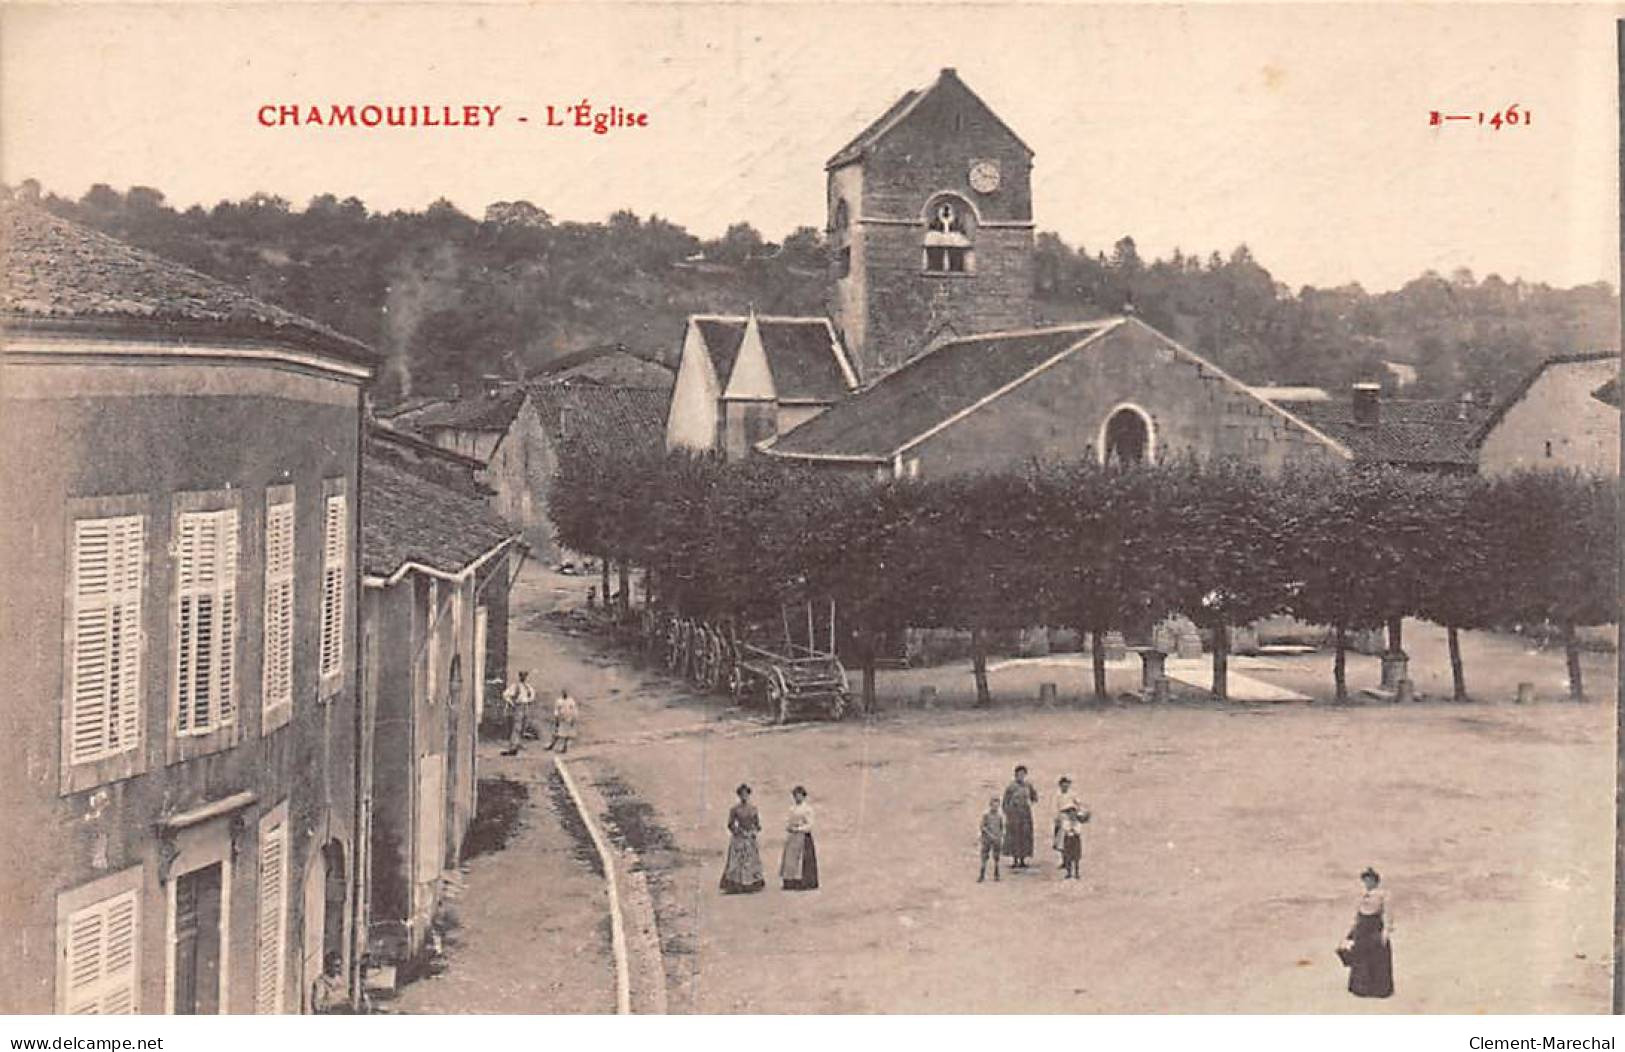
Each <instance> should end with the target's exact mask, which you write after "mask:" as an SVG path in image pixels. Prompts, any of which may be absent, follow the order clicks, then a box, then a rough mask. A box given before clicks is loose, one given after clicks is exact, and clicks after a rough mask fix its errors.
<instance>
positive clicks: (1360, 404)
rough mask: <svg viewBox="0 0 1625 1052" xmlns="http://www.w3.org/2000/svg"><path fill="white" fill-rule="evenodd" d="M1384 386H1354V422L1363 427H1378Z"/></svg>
mask: <svg viewBox="0 0 1625 1052" xmlns="http://www.w3.org/2000/svg"><path fill="white" fill-rule="evenodd" d="M1381 397H1382V385H1381V384H1374V383H1359V384H1355V385H1354V422H1355V423H1356V424H1359V425H1360V426H1362V427H1376V426H1377V422H1378V420H1379V419H1380V416H1381V413H1380V410H1379V409H1378V406H1379V404H1380V399H1381Z"/></svg>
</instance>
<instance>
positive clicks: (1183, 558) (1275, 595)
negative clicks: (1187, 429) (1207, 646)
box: [1163, 459, 1290, 701]
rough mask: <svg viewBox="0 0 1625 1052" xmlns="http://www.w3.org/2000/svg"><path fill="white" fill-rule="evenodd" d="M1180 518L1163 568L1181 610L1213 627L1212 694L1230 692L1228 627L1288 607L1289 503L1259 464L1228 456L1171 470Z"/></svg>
mask: <svg viewBox="0 0 1625 1052" xmlns="http://www.w3.org/2000/svg"><path fill="white" fill-rule="evenodd" d="M1167 474H1168V475H1169V476H1170V478H1169V482H1170V486H1171V489H1172V493H1173V498H1172V500H1171V503H1172V504H1173V506H1174V509H1175V510H1174V515H1175V521H1174V524H1173V529H1172V534H1173V537H1174V541H1173V544H1172V559H1171V560H1170V562H1169V564H1168V565H1167V566H1165V567H1163V570H1164V573H1165V574H1166V576H1167V578H1168V579H1169V580H1170V581H1171V582H1172V586H1173V588H1174V589H1175V598H1174V604H1175V606H1176V608H1177V609H1178V610H1179V612H1180V613H1183V614H1184V615H1185V616H1187V617H1189V618H1190V619H1191V620H1192V621H1194V622H1196V623H1197V624H1198V625H1202V626H1204V627H1206V628H1208V629H1210V630H1211V633H1212V638H1213V687H1212V693H1213V696H1214V697H1215V698H1218V699H1220V700H1221V701H1222V700H1226V699H1228V698H1229V696H1230V693H1229V657H1230V630H1231V628H1232V627H1233V626H1235V625H1238V624H1241V625H1244V624H1247V623H1249V622H1252V621H1256V620H1257V619H1258V618H1261V617H1264V616H1266V615H1268V614H1271V613H1274V612H1276V611H1278V610H1280V609H1282V608H1284V607H1285V605H1286V603H1287V599H1288V585H1289V583H1290V581H1289V577H1288V566H1287V539H1286V536H1285V533H1284V524H1283V514H1282V512H1283V508H1284V502H1283V500H1282V498H1281V496H1280V495H1279V494H1278V492H1277V489H1278V483H1277V481H1276V480H1275V479H1273V478H1270V477H1268V476H1266V475H1265V474H1264V473H1263V471H1262V470H1260V469H1259V468H1258V467H1256V466H1254V465H1251V464H1245V463H1242V462H1240V461H1236V460H1230V459H1224V460H1215V461H1211V462H1208V463H1195V462H1186V463H1181V464H1177V465H1173V466H1171V467H1170V468H1169V469H1167Z"/></svg>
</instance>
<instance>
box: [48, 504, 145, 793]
mask: <svg viewBox="0 0 1625 1052" xmlns="http://www.w3.org/2000/svg"><path fill="white" fill-rule="evenodd" d="M145 536H146V534H145V519H144V518H143V517H142V516H140V515H123V516H118V517H116V518H106V519H81V520H79V521H78V522H76V523H74V527H73V566H72V573H73V582H72V585H71V587H70V602H71V606H72V611H71V613H70V615H69V625H70V627H69V633H70V634H69V638H68V651H69V652H68V690H67V697H68V713H67V732H66V733H67V752H68V762H69V763H70V764H81V763H91V762H93V761H96V760H101V759H104V758H106V757H109V756H115V755H118V754H119V753H124V752H129V751H131V750H133V749H135V748H136V747H137V746H139V745H140V743H141V587H142V583H143V577H144V572H143V555H144V548H143V545H144V543H145Z"/></svg>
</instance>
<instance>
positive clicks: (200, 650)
mask: <svg viewBox="0 0 1625 1052" xmlns="http://www.w3.org/2000/svg"><path fill="white" fill-rule="evenodd" d="M175 563H176V568H177V572H176V605H177V622H176V632H175V669H176V675H175V732H176V733H177V734H179V735H182V736H186V735H198V734H206V733H208V732H210V731H213V730H217V729H219V728H221V727H224V726H227V725H230V724H232V723H235V722H236V719H237V709H236V682H235V674H236V652H235V651H236V647H235V643H236V633H237V509H236V508H226V509H223V510H220V511H203V512H183V513H181V514H180V516H179V518H178V519H177V522H176V526H175Z"/></svg>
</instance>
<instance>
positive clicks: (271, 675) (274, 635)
mask: <svg viewBox="0 0 1625 1052" xmlns="http://www.w3.org/2000/svg"><path fill="white" fill-rule="evenodd" d="M278 488H279V489H286V490H289V492H287V494H286V497H285V498H282V499H277V498H278V497H281V495H280V494H278V495H277V497H268V500H267V505H266V509H265V647H264V653H265V675H264V683H263V693H262V694H261V696H260V702H261V706H262V712H263V719H262V724H261V729H262V733H263V732H264V731H269V730H272V729H274V727H277V726H281V725H282V724H283V723H286V722H287V716H288V715H289V714H290V713H291V709H292V706H293V565H294V558H293V551H294V548H293V545H294V508H293V495H292V492H291V487H278ZM274 492H275V491H273V493H274Z"/></svg>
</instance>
